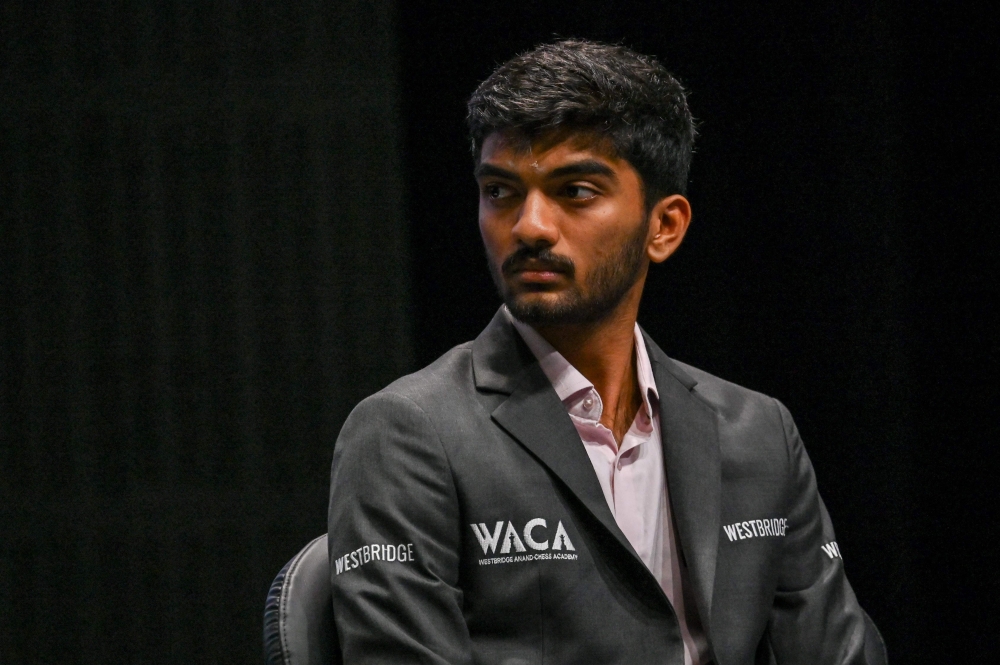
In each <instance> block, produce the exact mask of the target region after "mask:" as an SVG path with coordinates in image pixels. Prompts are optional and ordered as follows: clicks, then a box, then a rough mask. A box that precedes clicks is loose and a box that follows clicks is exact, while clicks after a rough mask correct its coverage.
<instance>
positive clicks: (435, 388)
mask: <svg viewBox="0 0 1000 665" xmlns="http://www.w3.org/2000/svg"><path fill="white" fill-rule="evenodd" d="M470 390H474V382H473V378H472V342H465V343H464V344H459V345H458V346H455V347H453V348H452V349H450V350H449V351H447V352H445V354H444V355H442V356H441V357H440V358H438V359H437V360H435V361H434V362H432V363H431V364H430V365H427V366H426V367H424V368H423V369H419V370H417V371H416V372H413V373H412V374H407V375H405V376H401V377H400V378H398V379H396V380H395V381H393V382H392V383H390V384H389V385H388V386H386V387H385V388H383V389H382V390H380V391H379V392H377V393H375V394H374V395H372V396H371V397H369V398H368V400H373V399H374V400H377V401H379V400H381V399H385V398H389V399H390V400H391V398H392V397H402V398H405V399H406V400H408V401H410V402H413V403H415V404H416V405H417V406H420V407H422V408H426V407H427V406H430V405H431V404H433V403H435V402H438V401H440V400H442V399H449V398H450V399H454V397H455V396H456V395H457V394H462V393H469V391H470ZM366 401H367V400H366Z"/></svg>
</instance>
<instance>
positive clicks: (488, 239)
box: [479, 206, 509, 260]
mask: <svg viewBox="0 0 1000 665" xmlns="http://www.w3.org/2000/svg"><path fill="white" fill-rule="evenodd" d="M479 235H480V236H481V237H482V239H483V246H484V247H485V248H486V255H487V257H489V259H490V260H494V259H495V258H496V257H497V256H502V255H503V254H504V244H505V242H504V235H505V234H504V232H503V227H502V225H501V224H499V223H498V222H497V219H496V217H495V216H491V215H487V214H484V212H483V207H482V206H480V208H479ZM506 235H509V234H506Z"/></svg>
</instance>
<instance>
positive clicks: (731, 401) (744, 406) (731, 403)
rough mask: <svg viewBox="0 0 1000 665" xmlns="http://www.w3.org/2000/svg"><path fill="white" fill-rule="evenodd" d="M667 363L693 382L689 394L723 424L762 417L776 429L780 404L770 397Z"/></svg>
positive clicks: (680, 363)
mask: <svg viewBox="0 0 1000 665" xmlns="http://www.w3.org/2000/svg"><path fill="white" fill-rule="evenodd" d="M671 362H673V363H674V364H676V365H677V366H678V367H679V368H680V369H681V370H682V371H683V372H685V373H686V374H687V375H688V376H690V377H691V378H692V379H694V380H695V381H696V382H697V384H696V385H695V386H694V388H693V390H692V392H694V393H695V394H696V395H698V396H699V397H701V398H702V399H703V400H704V401H705V402H706V403H708V405H709V406H711V407H712V408H713V409H714V410H715V411H716V412H717V413H718V414H719V415H720V416H721V417H722V418H723V419H724V420H727V421H730V422H736V421H739V420H745V419H747V418H750V419H756V418H760V417H764V418H766V419H767V420H768V421H776V422H777V424H779V425H780V423H781V416H780V415H779V409H780V406H779V404H780V403H779V402H778V400H776V399H774V398H773V397H770V396H769V395H765V394H764V393H762V392H758V391H756V390H752V389H750V388H747V387H745V386H741V385H739V384H736V383H733V382H732V381H727V380H725V379H723V378H720V377H718V376H715V375H714V374H710V373H709V372H706V371H705V370H702V369H698V368H697V367H692V366H691V365H688V364H686V363H682V362H680V361H678V360H673V359H671Z"/></svg>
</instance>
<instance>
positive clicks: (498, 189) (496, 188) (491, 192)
mask: <svg viewBox="0 0 1000 665" xmlns="http://www.w3.org/2000/svg"><path fill="white" fill-rule="evenodd" d="M512 193H513V192H512V191H511V188H510V187H507V186H506V185H497V184H489V185H484V186H483V194H485V195H486V198H488V199H493V200H498V199H503V198H506V197H508V196H510V195H511V194H512Z"/></svg>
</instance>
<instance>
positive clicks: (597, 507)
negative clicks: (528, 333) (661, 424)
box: [472, 310, 639, 561]
mask: <svg viewBox="0 0 1000 665" xmlns="http://www.w3.org/2000/svg"><path fill="white" fill-rule="evenodd" d="M472 349H473V371H474V373H475V380H476V387H477V388H479V389H480V390H488V391H494V392H501V393H506V394H508V395H509V397H508V398H507V399H506V400H504V401H503V402H501V403H500V405H499V406H497V407H496V409H494V410H493V413H492V417H493V420H494V421H495V422H496V423H497V424H498V425H500V427H502V428H503V429H504V430H505V431H506V432H507V433H508V434H510V436H512V437H513V438H514V439H515V440H516V441H517V442H518V443H520V444H521V445H522V446H524V447H525V448H527V449H528V451H529V452H531V453H532V454H533V455H534V456H535V457H536V458H537V459H538V460H539V461H541V463H542V464H544V465H545V466H546V467H547V468H548V469H549V471H551V472H552V473H553V474H555V476H556V477H557V478H559V480H561V481H562V482H563V483H564V484H565V485H566V487H567V488H569V490H570V492H572V493H573V495H574V496H575V497H576V498H577V499H579V500H580V502H581V503H583V505H584V506H586V508H587V510H589V511H590V512H591V513H592V514H593V515H594V517H596V518H597V520H598V521H599V522H600V523H601V524H602V525H603V526H604V528H606V529H607V530H608V531H609V532H610V533H611V534H612V535H613V536H614V537H615V539H616V540H617V541H618V542H619V543H620V544H621V545H622V547H624V548H625V549H626V550H627V551H628V552H629V553H630V554H632V556H633V557H635V558H636V560H637V561H639V557H638V555H637V554H636V553H635V549H634V548H633V547H632V544H631V543H629V542H628V539H627V538H626V537H625V534H624V533H622V530H621V529H620V528H619V527H618V524H617V522H615V518H614V515H612V514H611V509H610V508H608V503H607V501H606V500H605V498H604V491H603V490H602V489H601V484H600V482H598V480H597V476H596V474H595V473H594V466H593V464H591V462H590V458H589V457H588V456H587V452H586V451H585V450H584V448H583V445H582V444H581V443H580V435H579V433H578V432H577V431H576V428H575V427H574V426H573V421H572V420H570V417H569V414H567V413H566V407H565V406H564V405H563V403H562V402H561V401H560V400H559V397H558V396H557V395H556V391H555V390H554V389H553V388H552V384H551V383H550V382H549V379H548V377H546V376H545V372H543V371H542V368H541V367H540V366H539V365H538V362H537V360H536V359H535V357H534V355H533V354H532V353H531V351H530V349H528V347H527V345H526V344H525V343H524V340H522V339H521V336H520V335H519V334H518V333H517V331H516V330H515V329H514V327H513V326H512V325H510V323H509V322H508V321H507V319H506V317H505V316H504V314H503V311H502V310H501V311H500V312H498V313H497V315H496V316H495V317H493V321H492V322H491V323H490V325H489V326H487V328H486V330H484V331H483V333H482V334H481V335H480V336H479V337H478V338H477V339H476V340H475V342H473V347H472Z"/></svg>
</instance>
